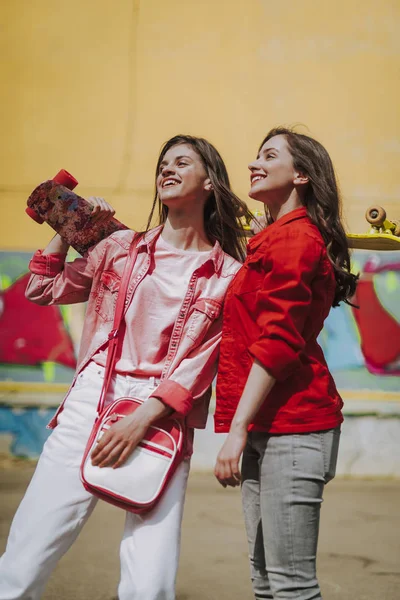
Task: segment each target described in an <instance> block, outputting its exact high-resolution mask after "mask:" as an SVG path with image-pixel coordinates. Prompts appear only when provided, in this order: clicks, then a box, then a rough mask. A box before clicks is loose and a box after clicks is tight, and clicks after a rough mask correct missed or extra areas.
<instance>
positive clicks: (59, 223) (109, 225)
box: [25, 169, 128, 254]
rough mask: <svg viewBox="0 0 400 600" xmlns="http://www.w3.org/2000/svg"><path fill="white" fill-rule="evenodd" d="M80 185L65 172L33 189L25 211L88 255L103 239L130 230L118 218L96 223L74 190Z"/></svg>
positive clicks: (90, 209) (84, 201) (89, 207)
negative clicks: (91, 248)
mask: <svg viewBox="0 0 400 600" xmlns="http://www.w3.org/2000/svg"><path fill="white" fill-rule="evenodd" d="M77 185H78V182H77V180H76V179H75V177H73V176H72V175H71V174H70V173H68V172H67V171H65V170H64V169H62V170H61V171H60V172H59V173H57V175H56V176H55V177H54V179H50V180H48V181H45V182H44V183H41V184H40V185H39V186H38V187H37V188H35V189H34V190H33V192H32V194H31V195H30V196H29V198H28V201H27V204H28V207H27V208H26V209H25V210H26V212H27V214H28V215H29V216H30V217H31V218H32V219H33V220H34V221H36V222H37V223H40V224H41V223H43V222H44V221H46V223H48V224H49V225H50V227H52V228H53V229H54V230H55V231H56V232H57V233H58V234H60V236H61V237H62V238H63V240H65V241H66V242H67V243H68V244H69V245H70V246H72V247H73V248H75V250H77V251H78V252H79V253H80V254H85V252H86V251H87V250H88V249H89V248H90V247H91V246H94V245H95V244H97V243H98V242H100V240H102V239H103V238H105V237H107V236H109V235H111V234H112V233H114V232H115V231H120V230H121V229H128V227H126V225H123V223H120V222H119V221H117V219H110V220H109V221H107V222H106V223H92V221H91V214H92V210H93V208H92V206H91V205H90V204H89V202H87V201H86V200H85V199H84V198H81V196H78V195H77V194H74V192H73V191H72V190H73V189H74V188H75V187H76V186H77Z"/></svg>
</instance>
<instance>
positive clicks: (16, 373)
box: [0, 252, 84, 382]
mask: <svg viewBox="0 0 400 600" xmlns="http://www.w3.org/2000/svg"><path fill="white" fill-rule="evenodd" d="M31 256H32V254H31V253H28V252H0V381H1V380H4V379H11V380H16V381H45V382H68V381H70V380H71V377H72V374H73V370H74V369H75V366H76V354H77V348H78V345H79V335H80V334H79V331H80V328H81V325H82V320H83V310H84V309H83V307H78V309H77V308H76V307H72V306H39V305H37V304H34V303H33V302H30V301H29V300H27V299H26V298H25V289H26V285H27V282H28V279H29V273H28V265H29V260H30V258H31Z"/></svg>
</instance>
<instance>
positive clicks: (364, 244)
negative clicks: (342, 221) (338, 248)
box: [347, 205, 400, 251]
mask: <svg viewBox="0 0 400 600" xmlns="http://www.w3.org/2000/svg"><path fill="white" fill-rule="evenodd" d="M365 218H366V220H367V221H368V223H369V224H370V225H371V229H370V230H369V231H368V232H367V233H348V234H347V238H348V240H349V246H350V248H358V249H361V250H374V251H376V250H400V221H389V220H388V219H387V218H386V211H385V209H384V208H382V207H381V206H377V205H375V206H370V207H369V208H368V209H367V212H366V213H365Z"/></svg>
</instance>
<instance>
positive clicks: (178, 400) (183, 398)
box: [151, 379, 193, 417]
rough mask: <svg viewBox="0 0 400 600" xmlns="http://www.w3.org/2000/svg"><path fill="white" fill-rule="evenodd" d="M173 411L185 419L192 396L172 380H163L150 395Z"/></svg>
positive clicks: (191, 402)
mask: <svg viewBox="0 0 400 600" xmlns="http://www.w3.org/2000/svg"><path fill="white" fill-rule="evenodd" d="M151 395H152V396H154V397H155V398H158V399H159V400H161V402H163V403H164V404H166V405H167V406H170V407H171V408H173V409H174V411H175V412H176V413H178V414H179V415H182V416H184V417H186V415H187V414H188V413H189V412H190V410H191V408H192V407H193V396H192V394H191V392H189V390H188V389H186V388H185V387H183V385H181V384H180V383H177V382H176V381H173V380H172V379H165V380H164V381H162V382H161V383H160V385H159V386H158V387H157V388H156V389H155V390H154V392H152V394H151Z"/></svg>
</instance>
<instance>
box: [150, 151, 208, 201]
mask: <svg viewBox="0 0 400 600" xmlns="http://www.w3.org/2000/svg"><path fill="white" fill-rule="evenodd" d="M211 190H212V185H211V181H210V179H209V178H208V176H207V173H206V170H205V168H204V165H203V163H202V161H201V158H200V156H199V155H198V154H197V152H195V151H194V150H193V148H192V147H191V146H190V145H189V144H178V145H176V146H173V147H172V148H170V149H169V150H167V152H166V153H165V155H164V156H163V158H162V160H161V163H160V167H159V170H158V174H157V193H158V196H159V198H160V200H161V202H162V203H163V204H164V205H165V206H168V208H169V209H171V208H181V207H183V206H187V205H188V203H192V202H196V203H201V204H204V203H205V202H206V200H207V198H208V196H209V195H210V192H211Z"/></svg>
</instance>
